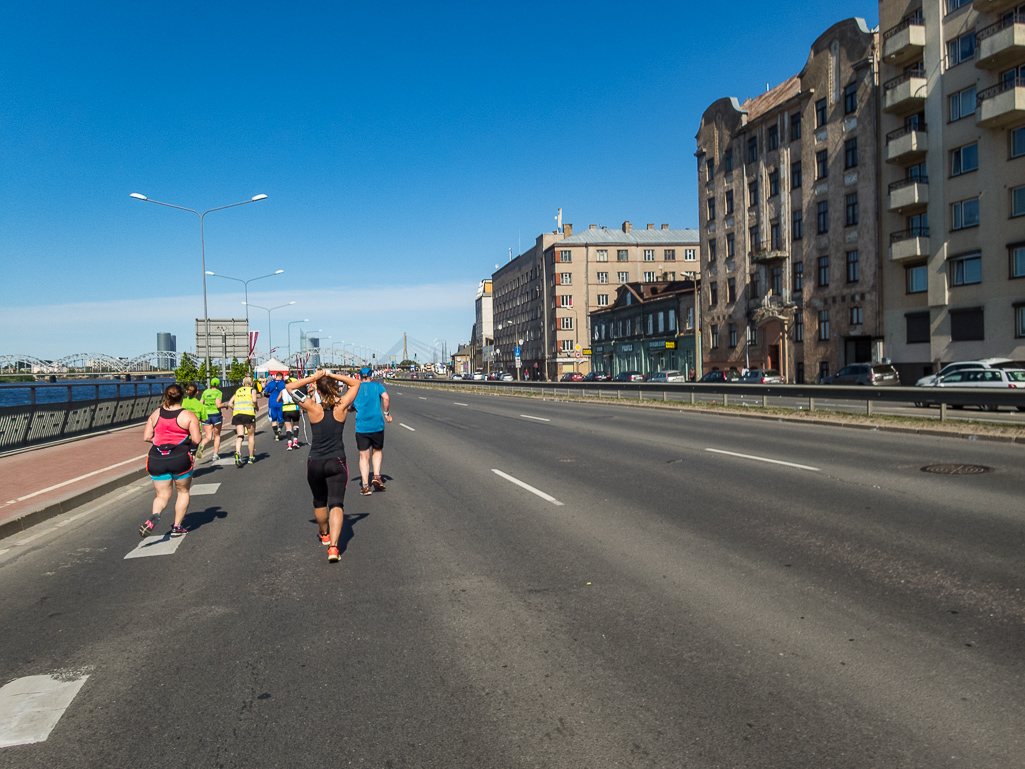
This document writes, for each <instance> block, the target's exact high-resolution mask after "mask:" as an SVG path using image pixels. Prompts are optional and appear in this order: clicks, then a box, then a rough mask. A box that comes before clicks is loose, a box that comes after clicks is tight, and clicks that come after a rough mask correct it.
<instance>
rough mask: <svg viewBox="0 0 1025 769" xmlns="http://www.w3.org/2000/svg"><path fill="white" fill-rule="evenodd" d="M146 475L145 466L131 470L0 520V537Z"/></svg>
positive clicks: (86, 502) (83, 503)
mask: <svg viewBox="0 0 1025 769" xmlns="http://www.w3.org/2000/svg"><path fill="white" fill-rule="evenodd" d="M148 477H149V474H148V473H147V472H146V468H145V467H143V468H141V469H139V470H133V471H132V472H130V473H125V474H124V475H121V476H118V477H117V478H113V479H111V480H109V481H105V482H104V483H101V484H100V485H99V486H94V487H93V488H91V489H85V490H84V491H80V492H78V493H77V494H73V495H71V496H70V497H68V498H66V499H61V500H58V501H57V502H51V503H48V504H47V505H46V506H44V507H41V508H39V509H38V510H32V511H30V512H28V513H25V514H24V515H19V516H18V517H17V518H11V519H10V520H7V521H2V522H0V539H4V538H5V537H9V536H11V535H13V534H18V533H20V532H22V531H25V530H26V529H29V528H31V527H32V526H35V525H36V524H38V523H42V522H43V521H45V520H46V519H48V518H54V517H56V516H58V515H62V514H64V513H66V512H68V511H70V510H74V509H75V508H76V507H81V506H82V505H85V504H88V503H89V502H92V501H93V500H95V499H99V498H100V497H102V496H104V495H105V494H109V493H110V492H112V491H116V490H117V489H119V488H121V487H122V486H128V485H129V484H131V483H134V482H135V481H137V480H140V479H141V478H148Z"/></svg>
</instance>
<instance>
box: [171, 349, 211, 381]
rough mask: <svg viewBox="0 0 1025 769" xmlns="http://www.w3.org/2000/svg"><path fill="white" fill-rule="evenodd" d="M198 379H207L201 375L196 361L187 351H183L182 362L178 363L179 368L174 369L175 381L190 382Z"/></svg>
mask: <svg viewBox="0 0 1025 769" xmlns="http://www.w3.org/2000/svg"><path fill="white" fill-rule="evenodd" d="M204 367H205V366H204ZM197 379H199V380H201V381H206V378H205V377H201V376H200V371H199V369H197V368H196V362H195V361H194V360H192V358H191V357H190V356H189V354H188V353H187V352H183V353H182V358H181V362H180V363H179V364H178V368H176V369H175V370H174V381H176V382H182V383H188V382H194V381H196V380H197Z"/></svg>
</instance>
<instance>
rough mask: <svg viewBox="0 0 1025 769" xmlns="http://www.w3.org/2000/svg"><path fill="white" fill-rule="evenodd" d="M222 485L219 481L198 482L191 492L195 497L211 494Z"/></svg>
mask: <svg viewBox="0 0 1025 769" xmlns="http://www.w3.org/2000/svg"><path fill="white" fill-rule="evenodd" d="M220 487H221V484H219V483H197V484H196V485H194V486H193V487H192V490H191V491H190V493H191V494H192V496H194V497H205V496H209V495H210V494H216V493H217V489H219V488H220Z"/></svg>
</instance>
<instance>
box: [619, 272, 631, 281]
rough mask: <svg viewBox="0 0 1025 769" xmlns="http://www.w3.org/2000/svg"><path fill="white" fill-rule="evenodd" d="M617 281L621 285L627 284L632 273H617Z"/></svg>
mask: <svg viewBox="0 0 1025 769" xmlns="http://www.w3.org/2000/svg"><path fill="white" fill-rule="evenodd" d="M616 280H617V281H619V282H620V283H626V282H627V281H628V280H630V273H627V272H617V273H616Z"/></svg>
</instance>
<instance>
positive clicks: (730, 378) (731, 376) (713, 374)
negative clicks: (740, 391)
mask: <svg viewBox="0 0 1025 769" xmlns="http://www.w3.org/2000/svg"><path fill="white" fill-rule="evenodd" d="M738 379H740V374H738V373H737V372H736V371H734V370H733V369H727V370H725V371H709V372H708V373H707V374H705V375H704V376H703V377H701V379H699V380H698V383H699V384H700V383H704V384H708V383H712V384H733V383H735V382H736V381H737V380H738Z"/></svg>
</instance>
